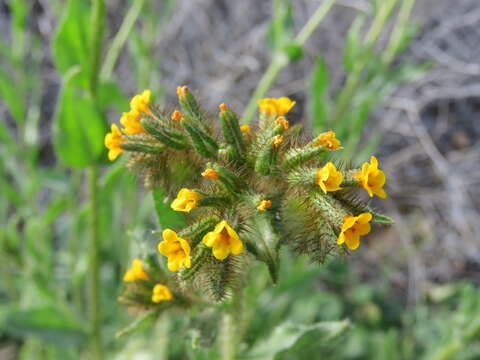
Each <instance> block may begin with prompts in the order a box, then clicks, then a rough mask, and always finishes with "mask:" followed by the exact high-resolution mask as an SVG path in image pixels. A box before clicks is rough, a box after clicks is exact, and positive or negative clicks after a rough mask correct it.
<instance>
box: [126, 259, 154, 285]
mask: <svg viewBox="0 0 480 360" xmlns="http://www.w3.org/2000/svg"><path fill="white" fill-rule="evenodd" d="M137 280H148V275H147V273H146V272H145V271H144V270H143V266H142V260H140V259H133V261H132V267H131V268H130V269H128V270H127V271H126V272H125V275H123V281H125V282H133V281H137Z"/></svg>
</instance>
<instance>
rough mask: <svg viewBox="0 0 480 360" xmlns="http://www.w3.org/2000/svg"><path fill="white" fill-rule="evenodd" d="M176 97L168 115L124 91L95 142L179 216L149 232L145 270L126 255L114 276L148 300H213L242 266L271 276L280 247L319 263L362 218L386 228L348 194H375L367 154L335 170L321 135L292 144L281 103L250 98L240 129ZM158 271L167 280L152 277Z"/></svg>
mask: <svg viewBox="0 0 480 360" xmlns="http://www.w3.org/2000/svg"><path fill="white" fill-rule="evenodd" d="M177 95H178V100H179V105H180V110H174V111H172V112H171V113H170V115H168V114H165V113H163V112H161V111H159V110H158V109H157V108H156V107H155V106H154V105H153V104H151V102H150V98H151V93H150V91H148V90H146V91H144V92H143V93H142V94H140V95H136V96H135V97H134V98H133V99H132V101H131V103H130V108H131V109H130V111H129V112H128V113H124V114H123V116H122V118H121V120H120V123H121V124H122V125H123V126H124V128H123V129H122V130H120V129H119V128H118V127H117V126H116V125H112V131H111V132H110V133H109V134H107V135H106V137H105V145H106V146H107V148H108V149H109V158H110V159H111V160H114V159H115V158H116V157H117V156H118V155H119V154H120V153H122V152H126V153H128V154H129V161H128V167H129V168H130V169H131V170H133V171H135V172H137V174H138V175H139V176H141V177H143V179H144V181H145V183H146V185H147V186H149V187H150V188H153V189H156V188H161V189H162V191H164V192H166V193H167V199H169V202H170V207H171V208H172V209H173V210H174V211H178V212H184V213H187V214H186V215H187V219H188V220H187V224H186V225H185V226H184V227H183V228H179V229H163V231H162V232H161V234H162V239H160V241H159V243H158V247H157V250H158V252H157V256H156V259H157V260H156V261H158V262H159V265H158V266H153V267H149V268H148V271H145V269H144V268H143V267H142V262H141V260H139V259H135V260H134V262H133V265H132V268H131V269H129V270H128V271H127V272H126V274H125V277H124V280H125V281H126V282H129V283H132V282H133V283H134V284H137V285H138V284H141V283H148V284H149V287H148V289H149V291H150V297H151V299H150V302H151V304H152V306H153V304H159V303H160V304H165V302H166V301H169V302H171V303H172V304H176V303H178V302H179V301H183V300H182V299H184V298H182V296H186V295H185V294H186V293H188V294H197V295H199V296H205V297H206V298H208V299H210V300H212V301H221V300H223V299H224V298H225V297H226V296H228V294H229V292H230V291H233V290H234V289H235V288H236V287H238V286H240V284H241V283H242V281H241V278H242V276H243V271H244V270H245V269H247V268H248V267H249V265H248V263H249V262H251V261H254V260H257V261H260V262H263V263H265V264H266V266H267V268H268V270H269V272H270V275H271V278H272V280H273V281H274V282H275V281H276V280H277V276H278V267H279V261H280V260H279V249H280V247H281V246H285V245H286V246H289V247H290V248H291V249H293V250H294V252H296V253H304V254H307V255H309V256H310V257H311V258H312V259H313V260H316V261H320V262H322V261H324V260H325V258H326V257H327V256H330V255H334V254H339V255H341V254H345V253H347V252H348V250H355V249H357V248H358V247H359V246H360V238H361V236H364V235H366V234H368V233H369V232H370V230H371V224H373V223H378V224H389V223H392V221H391V219H389V218H388V217H386V216H384V215H381V214H378V213H376V212H375V211H373V210H372V209H371V208H370V207H368V206H367V205H366V204H364V203H363V202H361V201H359V200H357V199H356V198H355V197H354V195H353V191H354V190H355V189H358V188H360V189H363V190H365V191H366V192H367V193H368V195H369V196H370V197H373V196H374V195H377V196H378V197H381V198H385V197H386V196H387V194H386V192H385V190H384V189H383V187H384V185H385V182H386V177H385V174H384V172H383V171H382V170H380V169H379V167H378V161H377V159H376V158H375V157H374V156H372V157H371V159H370V162H366V163H364V164H362V165H361V167H359V168H345V166H340V165H339V164H338V163H337V162H336V161H335V160H334V157H333V156H332V154H334V153H335V152H337V151H341V150H342V149H343V148H342V146H341V141H340V140H339V139H337V137H336V134H335V133H334V132H333V131H326V132H324V133H322V134H320V135H318V136H317V137H315V138H314V139H312V140H310V141H307V142H306V141H304V140H302V138H300V137H299V134H300V133H301V129H300V128H299V125H293V126H291V125H290V123H289V121H288V119H287V114H288V112H289V111H290V110H291V109H292V108H293V106H294V105H295V102H294V101H292V100H290V99H289V98H286V97H282V98H278V99H275V98H268V99H262V100H260V101H259V102H258V106H259V120H258V123H257V124H256V125H255V126H250V125H240V123H239V120H238V117H237V115H236V113H235V112H234V111H233V110H232V109H230V108H229V107H228V106H227V105H225V104H221V105H220V106H219V112H218V120H213V119H211V118H209V117H207V116H206V115H205V114H206V113H205V112H204V111H202V110H201V108H200V106H199V104H198V103H197V101H196V99H195V97H194V96H193V94H192V93H191V92H190V90H189V89H188V88H187V87H186V86H180V87H178V88H177ZM172 199H173V200H172ZM158 255H161V256H158ZM162 258H163V259H165V260H166V269H164V268H163V267H162V265H161V264H162V262H163V260H162ZM164 272H166V274H169V273H170V274H171V275H170V277H168V275H162V276H160V275H158V274H163V273H164ZM157 279H158V280H157ZM169 279H170V280H169ZM172 281H173V283H174V284H176V285H175V286H174V289H173V291H172V287H171V286H170V285H169V284H171V282H172ZM179 289H181V290H179ZM186 289H188V292H187V291H186ZM162 306H164V305H162Z"/></svg>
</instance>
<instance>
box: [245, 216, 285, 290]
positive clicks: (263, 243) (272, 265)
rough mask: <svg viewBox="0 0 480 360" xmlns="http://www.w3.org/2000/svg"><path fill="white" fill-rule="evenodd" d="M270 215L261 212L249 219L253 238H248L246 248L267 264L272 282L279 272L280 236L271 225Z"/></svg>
mask: <svg viewBox="0 0 480 360" xmlns="http://www.w3.org/2000/svg"><path fill="white" fill-rule="evenodd" d="M271 220H272V219H271V216H270V215H269V214H267V213H261V214H257V215H254V216H252V217H251V218H250V219H249V222H250V224H251V226H252V227H253V228H254V229H255V233H254V238H252V239H249V240H250V241H249V243H248V245H246V247H247V249H249V251H250V252H251V253H252V254H254V255H255V256H256V257H257V259H258V260H260V261H262V262H264V263H265V264H266V265H267V268H268V272H269V274H270V278H271V279H272V282H273V284H276V283H277V282H278V273H279V265H280V263H279V262H280V259H279V252H278V250H279V247H280V237H279V236H278V234H277V233H276V232H275V230H274V229H273V227H272V222H271Z"/></svg>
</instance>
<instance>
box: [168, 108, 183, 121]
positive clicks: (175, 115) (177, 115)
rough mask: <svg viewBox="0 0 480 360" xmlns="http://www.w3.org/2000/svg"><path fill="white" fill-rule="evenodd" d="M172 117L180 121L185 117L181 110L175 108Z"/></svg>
mask: <svg viewBox="0 0 480 360" xmlns="http://www.w3.org/2000/svg"><path fill="white" fill-rule="evenodd" d="M170 119H172V120H173V121H180V120H182V119H183V114H182V113H181V112H180V111H178V110H175V111H174V112H173V113H172V115H171V116H170Z"/></svg>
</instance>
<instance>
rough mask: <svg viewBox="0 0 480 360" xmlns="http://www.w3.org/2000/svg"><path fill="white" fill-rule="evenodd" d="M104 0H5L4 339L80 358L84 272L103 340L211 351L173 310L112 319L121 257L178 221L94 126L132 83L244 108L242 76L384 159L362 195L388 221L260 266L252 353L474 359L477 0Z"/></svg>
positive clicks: (130, 351) (166, 102)
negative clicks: (334, 250)
mask: <svg viewBox="0 0 480 360" xmlns="http://www.w3.org/2000/svg"><path fill="white" fill-rule="evenodd" d="M99 3H101V2H100V1H92V4H93V5H91V4H90V2H88V1H75V0H71V1H62V0H10V1H8V0H3V1H1V0H0V34H1V35H0V65H1V67H0V118H1V121H0V260H1V261H0V359H2V360H3V359H80V358H82V359H83V358H86V359H88V358H90V356H92V354H91V353H90V351H89V350H88V343H89V341H88V339H89V334H90V325H89V321H90V320H89V316H88V314H89V312H90V308H91V301H94V300H91V299H92V291H93V293H94V294H97V295H98V298H99V299H100V302H99V303H98V304H97V305H98V307H99V308H100V309H101V311H100V312H99V314H100V315H99V316H100V319H99V320H98V321H97V322H98V323H99V324H101V329H100V333H101V334H102V335H103V336H102V340H101V343H102V347H103V355H102V357H103V358H106V359H107V358H112V359H113V358H115V359H213V358H214V355H212V353H210V352H209V350H208V345H210V344H211V342H212V341H213V340H212V339H211V337H212V336H213V335H212V333H211V332H209V331H208V329H204V328H202V326H200V325H199V323H200V322H199V321H198V319H195V318H194V317H189V316H188V315H185V314H173V315H170V316H164V317H162V319H161V320H160V321H158V322H157V323H156V324H153V326H148V327H145V329H140V330H139V331H137V332H135V333H134V334H131V335H129V336H126V334H125V333H120V334H117V337H116V336H115V335H116V333H117V332H118V331H119V330H121V329H122V328H123V327H124V326H126V325H127V324H129V323H130V322H131V321H132V320H133V317H132V315H131V314H127V313H126V311H125V309H123V308H122V307H120V306H119V305H117V302H116V299H117V296H118V295H119V293H120V290H121V287H122V283H121V278H122V275H123V272H124V270H125V269H126V267H127V266H128V264H129V262H130V260H131V258H133V257H134V256H138V255H140V254H142V253H145V252H146V251H149V250H151V249H152V248H154V247H155V245H156V242H157V241H158V240H157V238H156V237H155V236H154V235H152V234H151V230H155V229H161V228H162V227H166V226H168V225H169V224H171V223H172V222H175V221H177V220H178V219H175V218H174V217H173V216H172V214H171V213H170V212H169V210H168V206H167V205H164V204H159V203H157V204H155V203H154V201H153V200H152V198H151V194H149V193H148V192H146V191H144V190H143V186H142V184H140V183H139V182H138V180H137V179H135V178H134V177H133V175H132V174H130V173H128V172H127V171H126V170H125V169H124V163H123V162H122V161H117V162H115V163H112V164H107V161H106V153H105V150H104V149H103V136H104V134H105V133H106V132H107V125H108V123H110V122H112V121H117V119H118V118H119V116H120V114H121V112H123V111H127V110H128V101H129V98H130V97H131V96H132V95H134V94H136V93H138V92H140V91H142V90H143V89H146V88H149V89H151V90H152V91H153V93H154V95H155V101H156V102H157V103H158V104H161V105H162V106H165V108H166V109H168V110H172V109H173V106H174V104H175V103H176V102H175V101H176V100H175V89H176V86H177V85H183V84H186V85H188V86H189V88H190V89H191V90H192V91H193V92H194V93H195V94H196V96H197V98H198V99H200V100H201V103H202V104H203V106H204V107H205V108H206V109H208V110H209V111H211V112H212V113H213V112H215V111H216V108H217V106H218V104H220V103H222V102H225V103H227V104H228V105H229V106H231V107H232V108H233V109H234V110H235V111H237V112H238V113H240V114H242V113H243V114H244V115H243V120H245V121H248V120H249V119H250V118H251V117H253V115H254V114H249V109H248V106H247V104H248V103H249V101H250V99H251V96H252V94H253V93H254V91H256V90H257V94H259V95H262V96H263V95H268V96H272V97H279V96H288V97H290V98H292V99H294V100H295V101H296V102H297V105H296V106H295V108H294V110H292V112H291V114H289V115H290V117H289V118H290V119H291V121H292V122H297V123H302V124H303V125H304V126H305V129H306V132H307V134H310V135H315V134H318V133H319V132H321V131H323V130H328V129H333V130H335V131H336V132H337V136H338V137H339V138H340V139H342V143H343V144H344V146H345V153H346V154H347V155H346V157H347V159H349V160H350V159H351V161H352V162H354V163H356V164H358V163H360V162H361V161H364V160H366V159H368V156H369V154H371V153H375V154H376V155H377V157H378V158H379V160H380V164H381V167H382V168H383V170H384V171H385V172H386V174H387V187H386V190H387V193H388V194H389V197H388V199H387V200H385V201H381V202H377V201H376V200H374V201H373V202H372V206H374V207H376V208H378V209H380V210H382V212H383V213H385V214H388V215H389V216H391V217H393V218H394V219H395V221H396V224H395V225H394V226H392V227H388V228H387V227H385V228H382V229H377V230H376V232H375V233H374V234H372V235H371V236H370V237H369V238H368V239H366V241H364V242H363V244H362V247H361V248H360V250H359V251H356V252H354V253H353V256H350V257H348V258H345V259H332V260H330V261H328V262H327V263H326V264H325V265H323V266H318V265H313V264H309V263H308V261H307V260H306V259H298V260H295V261H293V260H291V257H289V256H288V253H285V254H284V263H283V268H282V275H281V276H280V279H281V281H280V284H279V285H278V286H277V287H275V288H272V287H271V285H270V284H269V283H268V277H267V274H266V271H265V269H263V268H262V267H260V268H259V269H258V273H257V274H258V275H257V276H256V277H255V279H252V282H254V283H255V285H256V286H252V289H251V290H250V291H251V296H252V298H256V299H257V304H256V306H255V307H254V306H252V310H251V312H252V314H250V315H251V316H250V322H249V325H248V326H249V330H248V336H247V338H246V339H245V344H244V348H245V349H246V350H245V354H246V355H245V357H244V358H245V359H270V358H271V359H274V358H275V359H317V358H320V357H318V354H319V352H318V351H319V347H321V354H322V357H321V358H322V359H330V358H335V359H435V360H441V359H444V360H445V359H480V317H479V314H480V290H479V288H478V286H479V283H480V221H479V220H478V219H479V213H480V201H479V198H480V197H479V195H480V194H479V193H480V190H479V189H480V187H479V185H480V167H479V166H478V164H479V162H480V145H479V144H480V143H479V142H478V140H479V138H480V121H479V120H478V111H479V109H480V101H479V98H480V82H479V80H480V61H479V59H480V3H479V2H478V0H457V1H451V0H416V1H415V0H337V1H326V0H324V1H319V0H291V1H289V0H273V1H267V0H265V1H255V0H243V1H228V0H176V1H175V0H164V1H160V0H159V1H148V0H132V1H126V0H108V1H106V3H105V5H106V6H105V13H104V14H102V11H101V9H100V10H99V11H98V12H96V11H97V10H98V9H99V8H97V7H98V6H100V5H99ZM328 3H331V4H330V5H331V8H328V10H329V11H327V12H326V13H325V16H324V18H323V19H322V21H321V23H320V24H319V25H318V26H315V28H314V29H312V30H314V31H312V32H311V35H310V34H309V36H308V37H306V38H302V36H300V35H298V34H299V33H300V34H302V29H305V28H304V25H305V24H306V23H307V22H308V20H309V19H310V18H311V16H312V14H314V13H315V11H316V10H317V8H318V7H319V6H325V8H326V6H327V5H328ZM100 8H101V6H100ZM95 14H97V15H98V14H99V15H100V16H99V17H98V18H97V22H96V21H95ZM99 19H100V20H99ZM99 23H100V24H99ZM102 24H103V26H102ZM102 28H103V32H102ZM92 39H99V42H98V43H97V47H95V45H94V49H97V50H98V51H92V49H91V48H90V47H89V46H90V45H89V44H90V43H92V42H93V43H94V44H95V40H92ZM260 80H261V81H260ZM259 81H260V85H261V86H260V88H259ZM87 90H88V91H87ZM87 93H88V94H87ZM250 108H251V107H250ZM245 109H247V111H246V112H244V110H245ZM250 110H251V109H250ZM92 194H93V198H92ZM156 212H159V213H160V215H161V216H160V218H159V219H157V216H156V214H155V213H156ZM162 214H163V215H162ZM95 219H96V220H95ZM92 222H93V223H95V222H96V225H95V227H94V228H95V229H96V233H95V234H92ZM90 238H93V239H97V240H98V241H97V243H96V245H95V244H94V245H93V248H94V249H96V250H95V251H96V252H95V251H93V252H92V245H91V241H90ZM92 259H93V260H92ZM92 264H93V266H94V268H96V269H97V270H98V271H97V272H95V271H94V275H93V277H92V276H91V275H90V274H89V272H90V271H91V267H92ZM95 274H97V278H96V279H95ZM92 281H93V283H96V284H97V285H98V286H96V288H95V287H92V285H91V284H92ZM259 289H260V290H259ZM256 291H257V292H258V293H256ZM94 297H95V295H93V298H94ZM202 316H204V317H207V318H208V317H212V316H213V315H212V314H206V315H205V314H204V315H202ZM342 319H349V321H350V323H351V325H350V327H349V329H348V331H346V332H345V333H344V334H343V335H342V336H340V337H338V338H336V339H335V341H333V340H332V341H327V343H322V344H318V343H316V342H315V341H313V340H312V339H308V338H305V339H303V341H304V342H305V341H307V342H308V341H309V342H308V344H309V346H303V347H301V349H300V348H298V347H297V348H296V347H295V346H292V347H291V348H289V349H287V348H275V346H274V345H272V344H273V343H274V341H273V340H271V337H272V336H273V335H272V334H274V335H275V334H276V335H275V336H281V335H282V332H281V329H282V327H281V326H282V324H284V323H285V322H286V321H288V322H289V323H294V324H303V325H308V324H312V323H314V322H316V321H320V320H329V321H339V320H342ZM279 329H280V331H278V330H279ZM129 332H130V331H129V329H128V328H127V329H126V333H129ZM118 335H120V338H118ZM124 335H125V336H124ZM269 339H270V340H269ZM279 339H281V337H279ZM280 342H281V341H280ZM267 345H268V346H271V347H272V348H271V349H272V350H271V351H269V354H270V355H269V356H263V355H260V356H259V355H255V354H256V350H255V349H257V350H258V348H262V346H263V347H264V348H265V347H266V346H267ZM277 345H278V344H277ZM252 349H253V350H252ZM257 354H258V352H257Z"/></svg>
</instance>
